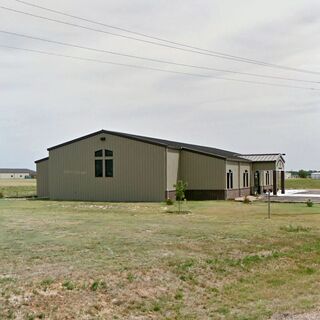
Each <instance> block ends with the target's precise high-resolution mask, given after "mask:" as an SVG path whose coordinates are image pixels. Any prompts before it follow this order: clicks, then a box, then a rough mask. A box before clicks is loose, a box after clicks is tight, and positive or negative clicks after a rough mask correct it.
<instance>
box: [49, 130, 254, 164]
mask: <svg viewBox="0 0 320 320" xmlns="http://www.w3.org/2000/svg"><path fill="white" fill-rule="evenodd" d="M99 134H111V135H115V136H119V137H123V138H127V139H132V140H137V141H141V142H145V143H150V144H155V145H159V146H163V147H167V148H172V149H179V150H181V149H185V150H190V151H194V152H198V153H202V154H206V155H211V156H214V157H218V158H223V159H228V160H235V161H244V162H248V161H250V160H247V159H244V158H242V157H241V156H240V155H239V154H238V153H236V152H232V151H227V150H222V149H217V148H211V147H207V146H199V145H195V144H190V143H184V142H178V141H171V140H164V139H158V138H151V137H144V136H138V135H134V134H129V133H123V132H115V131H108V130H100V131H97V132H94V133H91V134H89V135H85V136H83V137H80V138H77V139H74V140H70V141H67V142H65V143H62V144H58V145H56V146H53V147H51V148H48V151H51V150H54V149H57V148H60V147H63V146H66V145H69V144H72V143H74V142H77V141H81V140H84V139H87V138H90V137H93V136H96V135H99Z"/></svg>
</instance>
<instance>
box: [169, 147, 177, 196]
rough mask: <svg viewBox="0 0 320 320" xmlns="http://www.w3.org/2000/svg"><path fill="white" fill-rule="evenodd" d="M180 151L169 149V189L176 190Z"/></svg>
mask: <svg viewBox="0 0 320 320" xmlns="http://www.w3.org/2000/svg"><path fill="white" fill-rule="evenodd" d="M179 159H180V151H179V150H172V149H167V191H172V190H175V187H174V185H175V184H176V182H177V180H178V174H179Z"/></svg>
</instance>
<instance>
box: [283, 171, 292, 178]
mask: <svg viewBox="0 0 320 320" xmlns="http://www.w3.org/2000/svg"><path fill="white" fill-rule="evenodd" d="M285 177H286V179H292V173H291V172H290V171H286V173H285Z"/></svg>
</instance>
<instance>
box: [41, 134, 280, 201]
mask: <svg viewBox="0 0 320 320" xmlns="http://www.w3.org/2000/svg"><path fill="white" fill-rule="evenodd" d="M48 151H49V157H47V158H44V159H40V160H38V161H36V165H37V194H38V197H39V198H49V199H52V200H83V201H126V202H138V201H163V200H165V199H166V198H175V191H174V190H175V188H174V185H175V184H176V182H177V181H178V180H183V181H185V182H187V183H188V187H187V190H186V198H187V199H189V200H224V199H234V198H236V197H238V196H246V195H250V194H252V193H255V192H263V191H264V190H266V189H270V188H272V189H273V190H274V191H275V190H277V185H278V184H277V179H275V178H274V177H275V175H274V174H273V172H277V170H281V172H283V176H284V171H283V170H284V160H283V157H282V155H281V154H277V155H272V157H270V158H265V159H264V161H260V160H259V159H254V160H252V159H250V156H251V155H241V154H238V153H234V152H230V151H225V150H221V149H216V148H210V147H205V146H198V145H193V144H188V143H181V142H175V141H169V140H162V139H156V138H149V137H142V136H137V135H132V134H126V133H119V132H113V131H106V130H100V131H98V132H94V133H92V134H89V135H86V136H83V137H80V138H78V139H75V140H72V141H68V142H65V143H62V144H59V145H56V146H54V147H51V148H49V149H48ZM253 156H254V157H258V155H253ZM263 156H267V155H263ZM279 159H280V160H281V164H280V162H279ZM266 172H269V173H268V174H267V173H266ZM276 174H277V173H276ZM265 175H267V176H265ZM281 176H282V175H281ZM282 188H284V185H283V186H282Z"/></svg>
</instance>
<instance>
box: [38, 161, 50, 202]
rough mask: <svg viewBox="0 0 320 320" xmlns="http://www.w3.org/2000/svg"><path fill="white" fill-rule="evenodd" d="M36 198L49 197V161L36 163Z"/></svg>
mask: <svg viewBox="0 0 320 320" xmlns="http://www.w3.org/2000/svg"><path fill="white" fill-rule="evenodd" d="M37 196H38V197H39V198H48V197H49V160H45V161H41V162H38V163H37Z"/></svg>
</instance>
